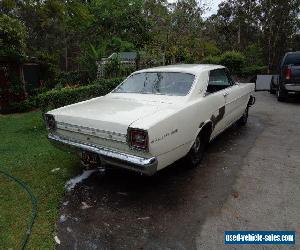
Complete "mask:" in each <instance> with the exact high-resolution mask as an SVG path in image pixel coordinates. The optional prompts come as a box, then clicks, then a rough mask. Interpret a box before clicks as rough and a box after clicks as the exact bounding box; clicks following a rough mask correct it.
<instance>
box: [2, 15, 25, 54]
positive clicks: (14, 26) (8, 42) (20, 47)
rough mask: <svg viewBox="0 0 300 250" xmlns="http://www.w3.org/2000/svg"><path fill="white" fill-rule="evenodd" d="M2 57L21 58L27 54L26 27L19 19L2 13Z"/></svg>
mask: <svg viewBox="0 0 300 250" xmlns="http://www.w3.org/2000/svg"><path fill="white" fill-rule="evenodd" d="M0 34H1V36H0V57H8V58H14V59H19V58H20V57H24V56H25V48H26V43H25V40H26V38H27V31H26V27H25V26H24V24H23V23H22V22H20V21H19V20H18V19H15V18H12V17H9V16H7V15H0Z"/></svg>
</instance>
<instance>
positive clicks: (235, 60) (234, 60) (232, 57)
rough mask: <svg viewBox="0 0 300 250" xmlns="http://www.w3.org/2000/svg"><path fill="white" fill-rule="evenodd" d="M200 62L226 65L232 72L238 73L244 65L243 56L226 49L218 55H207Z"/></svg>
mask: <svg viewBox="0 0 300 250" xmlns="http://www.w3.org/2000/svg"><path fill="white" fill-rule="evenodd" d="M202 63H206V64H220V65H223V66H225V67H227V68H228V69H229V71H230V72H231V73H232V74H236V75H240V74H241V73H242V70H243V68H244V66H245V56H244V55H243V54H242V53H240V52H237V51H227V52H225V53H224V54H222V55H220V56H208V57H206V58H204V59H203V60H202Z"/></svg>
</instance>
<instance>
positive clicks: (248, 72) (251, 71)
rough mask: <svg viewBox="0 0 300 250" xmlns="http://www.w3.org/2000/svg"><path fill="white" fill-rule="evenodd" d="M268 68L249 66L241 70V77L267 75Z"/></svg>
mask: <svg viewBox="0 0 300 250" xmlns="http://www.w3.org/2000/svg"><path fill="white" fill-rule="evenodd" d="M267 72H268V67H267V66H260V65H251V66H249V67H245V68H243V69H242V72H241V75H242V76H255V75H259V74H267Z"/></svg>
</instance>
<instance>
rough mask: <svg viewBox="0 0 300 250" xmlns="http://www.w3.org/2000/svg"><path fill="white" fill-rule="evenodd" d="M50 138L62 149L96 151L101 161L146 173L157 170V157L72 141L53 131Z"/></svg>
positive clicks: (149, 173)
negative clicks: (142, 155) (144, 156)
mask: <svg viewBox="0 0 300 250" xmlns="http://www.w3.org/2000/svg"><path fill="white" fill-rule="evenodd" d="M48 139H49V141H50V142H51V143H52V144H54V145H55V146H57V147H59V148H60V149H64V150H70V149H71V150H75V151H88V152H93V153H96V154H98V155H99V157H100V160H101V162H105V163H108V164H110V165H114V166H118V167H121V168H125V169H128V170H132V171H135V172H139V173H142V174H145V175H153V174H155V173H156V171H157V159H156V158H155V157H152V158H143V157H140V156H135V155H131V154H127V153H123V152H119V151H115V150H111V149H108V148H105V147H101V146H95V145H88V144H83V143H80V142H76V141H71V140H68V139H64V138H62V137H60V136H58V135H54V134H51V133H50V134H49V135H48Z"/></svg>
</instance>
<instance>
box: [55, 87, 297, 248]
mask: <svg viewBox="0 0 300 250" xmlns="http://www.w3.org/2000/svg"><path fill="white" fill-rule="evenodd" d="M256 95H257V105H256V106H255V107H254V108H253V109H252V110H251V111H250V117H249V121H248V124H247V126H245V127H238V126H233V127H231V128H230V129H228V130H227V131H225V132H224V133H223V134H222V135H220V136H219V137H217V138H216V139H215V140H214V141H213V142H212V143H211V144H210V146H209V149H208V152H207V154H206V156H205V158H204V160H203V162H202V164H201V166H199V167H198V168H196V169H191V170H187V169H186V168H185V163H184V161H183V160H181V161H179V162H177V163H175V164H173V165H172V166H170V167H168V168H166V169H165V170H163V171H161V172H159V173H158V174H157V175H156V176H153V177H143V176H139V175H136V174H133V173H129V172H126V171H115V170H111V171H109V172H108V173H106V174H103V173H101V172H96V173H94V174H92V175H91V176H90V177H89V178H88V179H86V180H84V181H83V182H82V183H80V184H78V185H77V186H76V187H75V188H74V189H73V190H72V191H69V192H66V195H65V198H64V201H63V204H62V207H61V210H60V213H61V218H60V221H58V222H57V227H58V238H59V239H60V241H61V244H60V245H58V246H57V248H58V249H241V248H240V247H239V248H233V247H228V248H225V245H223V234H224V231H225V230H250V229H253V230H254V229H255V230H264V229H266V230H271V229H274V230H285V229H286V230H298V232H299V231H300V228H299V223H297V221H298V222H300V217H299V215H298V214H297V213H296V212H295V211H296V208H298V209H300V199H299V196H300V190H299V185H298V186H296V185H297V183H298V184H299V183H300V182H299V181H300V171H299V168H300V167H299V163H300V152H299V149H298V148H299V142H298V140H296V139H295V137H297V136H298V138H299V134H300V104H299V103H295V102H292V103H277V101H276V99H275V97H274V96H271V95H270V94H269V93H266V92H264V93H262V92H261V93H256ZM282 116H285V118H286V119H288V120H289V121H292V122H293V123H291V122H289V123H287V122H285V119H282ZM293 138H294V139H293ZM283 140H284V143H283ZM281 154H283V155H281ZM286 154H289V157H287V156H286ZM280 155H281V156H280ZM276 157H277V158H278V159H276ZM274 159H276V160H274ZM281 162H282V164H279V163H281ZM276 164H277V165H276ZM297 164H298V165H297ZM274 166H275V168H274ZM281 171H284V173H285V174H281ZM286 171H288V173H286ZM283 175H284V178H283V177H282V176H283ZM280 187H284V188H283V189H282V188H280ZM274 190H275V191H276V192H277V193H274V192H275V191H274ZM287 192H288V194H287ZM297 197H298V198H297ZM289 199H291V200H292V203H289V202H288V200H289ZM249 208H251V209H249ZM283 208H284V209H283ZM277 211H283V212H280V213H279V214H278V213H277ZM253 213H255V214H254V215H253ZM277 214H278V216H277ZM271 215H272V216H271ZM260 216H263V217H262V218H261V217H260ZM268 216H271V217H268ZM263 218H264V219H263ZM268 223H269V224H268ZM243 249H244V248H243ZM245 249H249V248H245ZM259 249H265V248H259ZM270 249H273V248H270ZM285 249H287V248H285ZM295 249H296V248H295Z"/></svg>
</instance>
